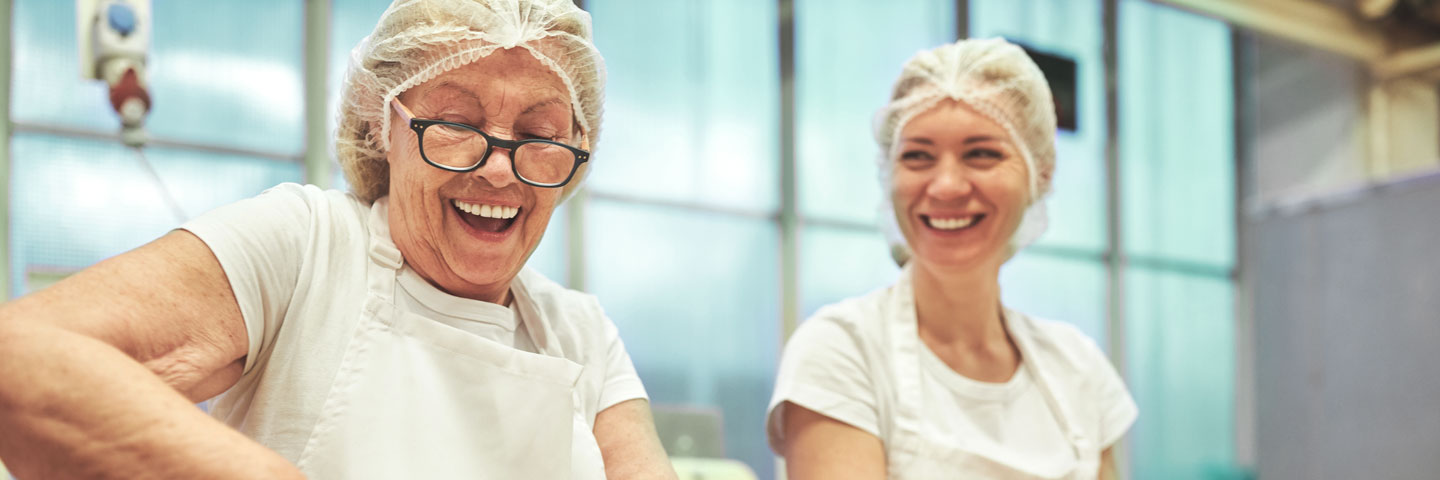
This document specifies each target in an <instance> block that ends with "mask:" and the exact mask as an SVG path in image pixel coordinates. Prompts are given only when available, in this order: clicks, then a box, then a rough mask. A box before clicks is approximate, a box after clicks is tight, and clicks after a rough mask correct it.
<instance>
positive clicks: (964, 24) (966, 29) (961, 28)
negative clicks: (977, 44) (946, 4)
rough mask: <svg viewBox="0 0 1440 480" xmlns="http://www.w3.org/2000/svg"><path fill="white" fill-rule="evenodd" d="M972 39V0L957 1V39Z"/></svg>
mask: <svg viewBox="0 0 1440 480" xmlns="http://www.w3.org/2000/svg"><path fill="white" fill-rule="evenodd" d="M966 38H970V0H955V39H956V40H963V39H966Z"/></svg>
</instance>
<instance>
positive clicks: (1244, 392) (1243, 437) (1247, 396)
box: [1230, 26, 1257, 467]
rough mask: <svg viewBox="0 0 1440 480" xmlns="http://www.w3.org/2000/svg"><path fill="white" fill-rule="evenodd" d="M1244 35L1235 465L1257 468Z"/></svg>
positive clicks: (1237, 55)
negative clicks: (1247, 264)
mask: <svg viewBox="0 0 1440 480" xmlns="http://www.w3.org/2000/svg"><path fill="white" fill-rule="evenodd" d="M1246 38H1248V36H1247V35H1246V33H1245V32H1244V31H1242V30H1241V29H1238V28H1234V27H1233V26H1232V27H1231V28H1230V75H1231V79H1232V82H1233V83H1232V86H1231V100H1232V102H1233V103H1232V105H1233V107H1232V108H1233V110H1232V111H1231V115H1232V116H1233V118H1234V125H1233V127H1234V138H1233V139H1232V140H1233V141H1234V142H1235V144H1234V152H1235V153H1234V155H1235V158H1234V159H1233V161H1234V167H1233V168H1234V169H1235V182H1234V184H1235V195H1234V199H1235V200H1234V201H1235V205H1234V208H1233V212H1232V214H1233V215H1234V216H1235V264H1234V265H1232V266H1231V268H1232V269H1233V272H1234V277H1233V278H1234V280H1233V283H1232V284H1231V288H1233V289H1234V291H1235V299H1236V301H1235V303H1234V315H1235V319H1234V320H1235V377H1234V381H1235V386H1234V388H1235V390H1234V391H1235V460H1236V462H1237V463H1239V464H1240V465H1245V466H1250V467H1254V466H1255V460H1256V450H1255V449H1256V435H1255V427H1256V421H1255V420H1256V419H1255V416H1256V410H1255V409H1256V406H1257V404H1256V395H1255V394H1256V384H1255V322H1254V309H1253V305H1254V299H1253V298H1252V297H1251V295H1252V294H1253V292H1254V290H1252V289H1251V288H1250V287H1251V282H1252V281H1253V279H1252V277H1251V276H1250V272H1249V269H1247V268H1244V265H1245V260H1246V257H1247V255H1246V253H1245V248H1244V243H1243V242H1244V241H1245V238H1246V231H1247V228H1246V227H1245V213H1244V212H1245V206H1244V205H1245V192H1248V191H1250V190H1251V187H1250V185H1251V183H1250V182H1251V181H1252V180H1253V178H1252V177H1251V175H1250V174H1249V173H1248V172H1247V165H1250V164H1251V158H1250V153H1249V145H1250V144H1251V143H1252V142H1251V135H1250V133H1249V132H1250V129H1251V126H1252V125H1255V119H1256V116H1255V115H1256V110H1255V107H1254V105H1255V102H1253V101H1252V100H1253V99H1252V98H1251V96H1252V95H1253V93H1254V90H1253V89H1251V88H1250V86H1249V84H1248V83H1247V81H1248V80H1247V77H1248V75H1249V74H1250V72H1253V71H1254V69H1253V68H1252V66H1253V65H1254V63H1253V61H1254V58H1253V57H1252V56H1251V52H1250V51H1249V50H1248V49H1247V48H1246V42H1245V40H1246Z"/></svg>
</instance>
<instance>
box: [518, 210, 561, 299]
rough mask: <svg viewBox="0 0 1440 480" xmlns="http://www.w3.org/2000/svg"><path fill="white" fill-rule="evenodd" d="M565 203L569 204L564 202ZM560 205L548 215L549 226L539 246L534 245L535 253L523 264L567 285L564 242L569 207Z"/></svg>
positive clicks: (556, 281)
mask: <svg viewBox="0 0 1440 480" xmlns="http://www.w3.org/2000/svg"><path fill="white" fill-rule="evenodd" d="M565 205H569V204H568V203H566V204H565ZM565 205H561V206H560V208H556V209H555V213H553V214H551V215H550V226H549V227H546V228H545V236H544V237H543V238H541V239H540V246H538V247H535V253H532V254H530V259H529V260H526V261H525V266H526V267H528V268H531V269H534V270H535V271H537V272H540V274H541V275H545V278H549V279H551V280H554V281H555V283H558V284H561V285H565V286H569V277H568V273H569V269H568V268H566V266H565V265H566V263H565V262H566V261H567V259H568V256H567V255H566V243H567V242H568V241H569V238H568V235H569V229H568V228H567V226H568V225H567V223H568V222H569V220H568V219H567V218H566V217H568V216H569V208H568V207H566V206H565Z"/></svg>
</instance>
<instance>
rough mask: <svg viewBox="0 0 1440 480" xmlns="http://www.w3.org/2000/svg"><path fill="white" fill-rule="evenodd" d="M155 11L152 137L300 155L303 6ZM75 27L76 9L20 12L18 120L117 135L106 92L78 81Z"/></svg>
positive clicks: (55, 5)
mask: <svg viewBox="0 0 1440 480" xmlns="http://www.w3.org/2000/svg"><path fill="white" fill-rule="evenodd" d="M152 7H153V14H152V15H153V22H154V26H153V29H152V31H151V34H152V35H151V48H150V58H149V64H148V67H147V70H148V72H147V75H146V77H147V79H148V81H149V87H148V89H149V92H150V96H151V99H152V101H153V103H154V106H153V109H152V110H151V112H150V116H149V118H148V119H147V120H146V121H147V125H146V128H147V130H148V131H149V133H150V135H152V136H154V137H159V138H167V139H177V140H183V141H187V142H195V143H208V144H213V145H223V146H230V147H237V148H249V149H255V150H261V151H267V152H275V153H278V154H285V155H298V154H299V152H300V149H301V147H302V143H303V142H302V139H303V137H302V135H303V132H302V131H301V127H302V125H303V122H302V116H303V108H304V104H303V102H304V100H303V88H302V76H301V72H302V70H301V56H302V55H301V53H302V48H301V42H300V39H301V24H300V18H301V15H300V13H301V11H300V9H301V4H300V3H298V2H286V1H281V0H263V1H258V2H194V1H183V0H157V1H155V2H154V4H153V5H152ZM75 23H76V22H75V2H54V1H48V0H18V1H17V2H16V4H15V21H14V24H15V29H16V30H15V49H14V52H15V60H14V61H15V69H14V70H13V71H14V73H15V85H14V88H15V92H14V95H13V96H12V98H13V99H14V101H15V104H14V118H15V120H16V121H17V122H23V123H36V124H46V125H61V126H67V127H77V128H82V129H86V130H98V131H106V132H109V131H118V130H119V125H120V123H119V120H118V119H117V117H116V115H115V113H114V112H113V111H112V110H111V108H110V105H109V99H108V96H107V95H108V93H107V92H108V90H107V87H106V86H105V85H104V82H102V81H99V80H84V79H82V78H81V77H80V60H79V53H78V47H77V46H76V32H75V28H76V25H75Z"/></svg>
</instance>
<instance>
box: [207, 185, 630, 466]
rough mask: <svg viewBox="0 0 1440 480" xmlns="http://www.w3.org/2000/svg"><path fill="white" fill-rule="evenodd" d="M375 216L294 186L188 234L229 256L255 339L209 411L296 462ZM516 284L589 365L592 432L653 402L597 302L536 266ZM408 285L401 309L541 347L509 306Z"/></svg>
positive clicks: (224, 263) (347, 332)
mask: <svg viewBox="0 0 1440 480" xmlns="http://www.w3.org/2000/svg"><path fill="white" fill-rule="evenodd" d="M377 208H379V207H377ZM370 210H371V206H370V205H366V204H364V203H363V202H361V201H360V200H359V199H357V198H355V197H354V196H352V195H350V194H347V193H344V192H339V191H335V190H329V191H322V190H320V189H319V188H316V187H314V186H311V185H306V186H300V185H296V184H290V183H287V184H281V185H279V186H276V187H274V188H271V189H270V190H267V191H266V192H265V193H263V194H261V195H260V196H257V197H255V198H251V199H247V200H242V201H240V202H236V203H234V204H231V205H227V206H223V207H220V208H218V209H215V210H214V211H211V212H209V213H206V214H205V215H202V216H200V217H199V218H196V219H194V220H192V221H190V222H188V223H186V224H185V225H184V226H182V227H181V228H183V229H185V230H188V231H190V232H191V233H194V234H195V235H196V236H198V237H200V239H201V240H203V241H204V242H205V244H206V245H208V246H209V247H210V250H211V251H212V252H214V254H215V257H216V258H217V259H219V261H220V265H221V267H222V268H223V269H224V270H225V275H226V277H227V278H228V279H229V281H230V287H231V289H232V290H233V291H234V293H235V299H236V301H237V302H238V303H239V305H240V312H241V314H242V315H243V316H244V319H245V327H246V331H247V334H248V335H249V350H248V351H247V355H246V357H245V368H244V373H243V375H242V376H241V377H240V380H239V381H238V382H236V384H235V385H234V386H233V387H231V388H230V390H228V391H226V392H225V393H224V394H222V395H220V396H219V397H217V398H216V399H215V401H214V404H213V405H212V406H211V410H210V413H211V415H213V416H215V417H216V418H218V419H220V420H221V421H224V422H225V423H226V424H228V425H230V426H232V427H234V428H236V429H238V430H240V431H241V432H242V433H244V434H246V435H248V436H250V437H251V438H254V439H255V440H256V441H258V442H260V443H261V444H263V445H265V446H267V447H269V448H271V449H273V450H275V451H276V452H278V453H280V454H281V455H282V456H284V457H285V458H287V459H289V460H290V461H291V462H295V461H297V460H298V459H299V457H300V454H301V453H302V451H303V450H304V447H305V442H306V440H307V439H308V438H309V437H310V435H311V433H312V430H313V429H314V426H315V424H316V421H317V420H318V419H319V416H320V413H321V406H322V405H323V403H324V402H325V398H326V394H327V393H328V392H329V389H330V387H331V382H332V380H333V379H334V378H335V374H336V370H337V369H338V368H339V364H340V361H341V358H342V355H343V354H344V352H345V348H346V345H347V343H348V342H349V341H350V339H351V337H352V336H353V334H354V332H355V328H356V326H357V324H358V323H359V320H360V309H361V306H362V303H363V301H364V298H365V295H366V268H367V266H368V264H369V261H370V260H369V256H368V255H369V253H368V252H369V242H370V231H369V226H368V219H369V218H370V216H371V211H370ZM515 281H516V282H523V283H524V285H525V286H526V288H525V289H524V290H527V291H528V292H529V298H530V299H531V300H533V301H534V303H535V304H536V305H537V307H538V310H539V312H540V313H539V315H540V316H542V317H544V318H540V319H536V320H539V321H541V322H544V324H545V325H548V326H549V327H550V329H551V330H553V332H554V333H555V336H556V338H555V339H554V340H555V341H557V342H559V344H560V345H562V346H563V348H562V349H561V350H562V351H563V352H564V355H565V357H566V358H568V359H569V360H571V361H574V362H575V363H578V364H580V365H581V366H583V367H584V370H583V373H582V374H581V377H580V380H579V382H577V384H576V386H575V398H576V400H577V401H576V403H575V410H576V411H577V412H579V413H582V414H583V415H584V418H586V419H587V420H588V421H589V422H590V425H591V427H592V428H593V426H594V422H595V415H596V414H597V413H599V412H600V411H603V410H605V409H606V408H609V407H610V406H612V405H615V404H617V403H620V402H623V401H626V400H631V399H636V398H646V395H645V389H644V387H643V386H642V385H641V383H640V378H639V376H637V375H636V374H635V367H634V365H633V364H632V363H631V361H630V355H629V354H628V353H626V351H625V346H624V344H623V343H622V342H621V341H620V337H619V332H618V330H617V329H616V328H615V325H614V323H613V322H611V321H610V319H609V318H608V317H606V316H605V314H604V312H603V311H602V310H601V309H600V306H599V303H598V302H596V300H595V297H594V296H591V295H588V294H584V293H581V292H576V291H573V290H568V289H565V288H564V287H561V286H559V285H557V284H555V283H554V282H551V281H549V280H547V279H545V278H544V277H543V276H541V275H540V274H538V273H535V272H533V271H531V270H529V269H525V270H523V271H521V273H520V275H519V276H517V278H516V280H515ZM398 285H399V289H398V290H400V291H401V294H400V295H397V298H396V303H397V304H398V305H399V306H400V308H405V309H408V310H409V311H410V312H411V313H415V314H418V315H421V316H424V317H426V318H429V319H431V320H434V321H437V322H441V323H445V324H447V325H450V326H452V327H455V328H457V329H459V330H462V331H465V332H467V333H469V334H473V335H477V336H481V337H485V338H487V339H490V340H493V341H496V342H498V343H501V344H503V345H510V346H513V347H515V348H517V349H520V350H525V351H529V352H532V353H534V352H535V351H536V348H535V345H533V344H532V342H531V341H530V336H529V335H528V334H526V332H525V330H524V326H523V325H524V323H523V322H519V321H518V320H517V317H516V315H517V314H516V313H515V311H514V310H512V309H510V308H506V307H504V306H500V305H496V304H492V303H488V302H483V301H479V300H472V299H467V298H460V297H455V296H451V295H449V294H447V293H445V292H443V291H440V290H439V289H436V288H435V287H434V286H432V285H430V284H429V283H428V282H426V281H425V280H424V279H422V278H420V277H419V276H418V275H417V274H415V272H414V271H411V270H409V268H408V267H404V268H403V270H402V271H401V273H400V276H399V279H398ZM518 291H520V289H513V290H512V292H518ZM513 303H514V302H512V304H513Z"/></svg>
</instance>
